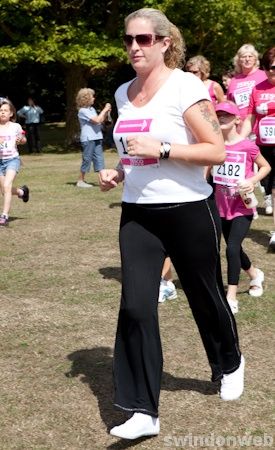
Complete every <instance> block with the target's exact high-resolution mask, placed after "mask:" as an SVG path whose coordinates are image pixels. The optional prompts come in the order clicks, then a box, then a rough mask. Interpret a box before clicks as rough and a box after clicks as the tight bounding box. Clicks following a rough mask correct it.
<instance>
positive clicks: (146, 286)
mask: <svg viewBox="0 0 275 450" xmlns="http://www.w3.org/2000/svg"><path fill="white" fill-rule="evenodd" d="M167 206H168V205H163V206H162V205H136V204H129V203H128V204H127V203H123V204H122V217H121V224H120V251H121V261H122V298H121V307H120V312H119V318H118V328H117V335H116V343H115V351H114V366H113V368H114V383H115V406H117V407H118V408H121V409H123V410H125V411H139V412H145V413H147V414H151V415H153V416H157V415H158V401H159V393H160V383H161V374H162V363H163V359H162V347H161V341H160V334H159V323H158V312H157V309H158V295H159V283H160V278H161V270H162V266H163V263H164V259H165V257H166V255H167V254H169V256H170V258H171V260H172V262H173V265H174V267H175V270H176V272H177V274H178V277H179V279H180V282H181V285H182V288H183V290H184V292H185V294H186V296H187V299H188V301H189V305H190V307H191V309H192V313H193V316H194V318H195V321H196V323H197V326H198V329H199V332H200V335H201V338H202V341H203V345H204V348H205V351H206V354H207V357H208V360H209V364H210V367H211V370H212V380H213V381H215V380H218V379H221V377H222V376H223V373H231V372H233V371H234V370H236V368H237V367H238V366H239V364H240V350H239V345H238V335H237V330H236V324H235V320H234V317H233V315H232V313H231V310H230V308H229V306H228V303H227V301H226V297H225V292H224V288H223V283H222V277H221V268H220V255H219V242H220V235H221V227H220V218H219V216H218V213H217V209H216V205H215V202H214V200H213V199H208V200H203V201H198V202H192V203H184V204H180V205H169V206H168V207H167Z"/></svg>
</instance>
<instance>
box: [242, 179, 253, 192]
mask: <svg viewBox="0 0 275 450" xmlns="http://www.w3.org/2000/svg"><path fill="white" fill-rule="evenodd" d="M238 187H239V188H240V189H241V190H242V191H243V192H253V191H254V188H255V185H254V183H253V181H252V180H251V178H247V179H246V180H243V181H240V182H239V183H238Z"/></svg>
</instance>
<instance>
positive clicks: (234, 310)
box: [227, 298, 239, 314]
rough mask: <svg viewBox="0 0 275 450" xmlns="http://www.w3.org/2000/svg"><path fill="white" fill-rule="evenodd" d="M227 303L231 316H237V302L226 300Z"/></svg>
mask: <svg viewBox="0 0 275 450" xmlns="http://www.w3.org/2000/svg"><path fill="white" fill-rule="evenodd" d="M227 301H228V303H229V306H230V309H231V311H232V314H237V312H239V306H238V300H233V299H230V298H228V299H227Z"/></svg>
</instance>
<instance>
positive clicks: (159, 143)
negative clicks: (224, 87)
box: [100, 8, 244, 439]
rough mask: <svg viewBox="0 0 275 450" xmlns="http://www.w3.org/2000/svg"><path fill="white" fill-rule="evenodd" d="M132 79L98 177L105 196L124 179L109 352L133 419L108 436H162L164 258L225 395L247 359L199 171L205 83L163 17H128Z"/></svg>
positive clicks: (120, 400) (215, 131)
mask: <svg viewBox="0 0 275 450" xmlns="http://www.w3.org/2000/svg"><path fill="white" fill-rule="evenodd" d="M125 33H126V34H125V36H124V43H125V45H126V50H127V53H128V57H129V60H130V62H131V65H132V67H133V68H134V70H135V72H136V78H134V79H133V80H131V81H129V82H127V83H124V84H123V85H122V86H120V87H119V88H118V90H117V91H116V94H115V99H116V103H117V109H118V120H117V122H116V124H115V127H114V139H115V143H116V146H117V150H118V153H119V157H120V163H119V165H118V167H117V168H116V169H104V170H102V171H101V172H100V185H101V189H102V190H103V191H108V190H110V189H112V188H114V187H115V186H117V184H118V183H119V182H122V181H124V189H123V197H122V216H121V222H120V236H119V238H120V251H121V262H122V296H121V306H120V312H119V318H118V327H117V334H116V343H115V350H114V365H113V370H114V384H115V406H116V407H117V408H119V409H121V410H123V411H125V413H128V414H132V417H131V418H130V419H129V420H127V421H126V422H125V423H123V424H122V425H120V426H115V427H113V428H112V429H111V431H110V433H111V434H112V435H114V436H117V437H121V438H126V439H136V438H139V437H141V436H152V435H157V434H158V433H159V419H158V403H159V394H160V386H161V375H162V364H163V359H162V347H161V340H160V333H159V323H158V296H159V284H160V278H161V271H162V266H163V262H164V260H165V257H166V256H167V255H169V256H170V258H171V260H172V263H173V266H174V268H175V270H176V272H177V275H178V277H179V279H180V282H181V285H182V288H183V290H184V292H185V294H186V296H187V299H188V301H189V304H190V307H191V309H192V313H193V315H194V318H195V321H196V323H197V326H198V328H199V332H200V335H201V338H202V342H203V345H204V348H205V351H206V354H207V357H208V360H209V364H210V367H211V371H212V380H213V381H217V380H221V392H220V395H221V398H222V399H223V400H234V399H236V398H238V397H239V396H240V395H241V394H242V391H243V379H244V359H243V357H242V355H241V352H240V349H239V345H238V335H237V329H236V323H235V320H234V317H233V315H232V312H231V310H230V307H229V305H228V302H227V300H226V295H225V292H224V287H223V283H222V277H221V270H220V254H219V243H220V235H221V229H220V219H219V215H218V212H217V209H216V205H215V201H214V199H213V196H212V188H211V186H210V185H209V184H208V183H207V182H206V180H205V177H204V167H205V166H206V165H209V164H221V163H222V162H223V161H224V158H225V150H224V142H223V138H222V134H221V131H220V127H219V124H218V121H217V117H216V114H215V111H214V107H213V104H212V102H211V101H210V98H209V94H208V91H207V89H206V88H205V86H204V84H203V83H202V82H201V80H200V79H199V78H197V77H194V76H193V75H191V74H189V73H186V72H183V71H182V70H181V69H179V68H178V67H181V65H182V63H183V59H184V50H185V48H184V42H183V39H182V36H181V34H180V31H179V30H178V28H177V27H176V26H175V25H173V24H172V23H171V22H170V21H169V20H168V19H167V17H166V16H165V15H164V14H163V13H162V12H161V11H159V10H156V9H151V8H144V9H140V10H137V11H135V12H133V13H132V14H130V15H129V16H128V17H126V19H125Z"/></svg>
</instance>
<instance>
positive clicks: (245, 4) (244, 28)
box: [0, 0, 275, 143]
mask: <svg viewBox="0 0 275 450" xmlns="http://www.w3.org/2000/svg"><path fill="white" fill-rule="evenodd" d="M143 6H149V7H156V8H160V9H162V10H163V11H164V12H165V13H166V14H167V16H168V17H169V19H170V20H171V21H172V22H174V23H175V24H177V25H178V26H179V28H180V29H181V31H182V33H183V35H184V37H185V40H186V44H187V57H189V56H193V55H195V54H198V53H200V54H203V55H204V56H206V57H207V58H208V59H209V60H210V61H211V66H212V72H213V74H214V75H216V76H219V75H220V74H221V72H222V71H223V70H224V69H225V68H227V67H229V66H230V62H231V60H232V58H233V56H234V54H235V53H236V51H237V49H238V48H239V47H240V46H241V45H242V44H244V43H247V42H251V43H253V44H254V45H255V46H256V48H257V49H258V50H259V51H260V52H261V51H263V50H264V49H265V48H267V47H270V46H272V45H274V42H275V26H274V16H275V14H274V13H275V3H274V2H271V1H270V0H261V1H259V0H249V1H248V0H205V1H204V2H200V1H197V0H159V1H154V0H147V1H144V2H139V3H138V2H136V1H132V0H28V1H26V0H1V2H0V55H1V64H0V70H11V68H12V67H14V68H15V67H17V66H18V64H20V63H21V62H26V61H29V62H31V63H37V64H43V65H47V64H58V65H60V66H61V67H62V68H63V71H64V80H65V89H66V105H67V107H66V122H67V141H68V143H70V141H71V140H72V139H73V136H74V134H75V132H76V127H77V123H76V120H75V116H76V114H75V105H74V98H75V94H76V92H77V90H78V89H79V88H80V87H83V86H86V85H87V83H88V80H90V79H91V78H93V77H99V76H101V77H102V80H103V81H104V83H105V85H107V84H108V86H111V87H112V86H113V85H114V79H115V76H116V73H117V72H118V69H119V68H120V67H121V65H123V64H125V63H126V53H125V51H124V49H123V46H122V45H121V34H122V33H123V19H124V17H125V16H126V15H127V14H129V13H130V12H132V11H134V10H135V9H137V8H140V7H143ZM104 83H103V86H104ZM107 100H109V99H107V98H106V101H107Z"/></svg>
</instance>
